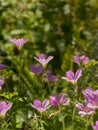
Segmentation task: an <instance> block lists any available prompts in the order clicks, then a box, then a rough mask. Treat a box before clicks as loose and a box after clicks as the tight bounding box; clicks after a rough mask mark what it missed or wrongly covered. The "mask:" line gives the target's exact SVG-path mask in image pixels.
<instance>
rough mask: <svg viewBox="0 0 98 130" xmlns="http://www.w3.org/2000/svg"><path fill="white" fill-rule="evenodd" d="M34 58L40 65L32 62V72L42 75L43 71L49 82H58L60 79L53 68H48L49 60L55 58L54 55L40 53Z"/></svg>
mask: <svg viewBox="0 0 98 130" xmlns="http://www.w3.org/2000/svg"><path fill="white" fill-rule="evenodd" d="M34 59H35V60H37V61H38V62H39V63H40V64H39V65H38V66H35V65H33V64H32V65H31V66H30V71H31V72H33V73H34V74H36V75H40V74H42V73H43V75H45V76H44V79H45V80H48V81H49V82H56V81H57V80H58V77H57V76H55V75H53V74H52V72H51V70H49V69H46V66H47V64H48V62H49V61H51V60H52V59H53V56H49V57H48V58H46V55H45V54H40V56H39V57H38V58H37V57H34ZM42 77H43V76H42Z"/></svg>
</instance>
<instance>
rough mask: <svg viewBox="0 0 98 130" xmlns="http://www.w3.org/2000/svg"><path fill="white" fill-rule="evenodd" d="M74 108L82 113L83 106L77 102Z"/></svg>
mask: <svg viewBox="0 0 98 130" xmlns="http://www.w3.org/2000/svg"><path fill="white" fill-rule="evenodd" d="M76 108H77V109H78V110H81V111H84V105H83V104H81V103H79V102H77V103H76Z"/></svg>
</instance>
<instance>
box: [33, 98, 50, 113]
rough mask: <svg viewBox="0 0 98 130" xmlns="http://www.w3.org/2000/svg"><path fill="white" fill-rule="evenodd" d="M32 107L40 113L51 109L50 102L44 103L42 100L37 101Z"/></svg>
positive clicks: (45, 101)
mask: <svg viewBox="0 0 98 130" xmlns="http://www.w3.org/2000/svg"><path fill="white" fill-rule="evenodd" d="M32 107H33V108H35V109H36V110H38V111H40V112H44V111H46V110H47V109H48V108H49V100H48V99H45V100H44V101H43V102H42V103H41V101H40V100H38V99H35V100H34V103H33V104H32Z"/></svg>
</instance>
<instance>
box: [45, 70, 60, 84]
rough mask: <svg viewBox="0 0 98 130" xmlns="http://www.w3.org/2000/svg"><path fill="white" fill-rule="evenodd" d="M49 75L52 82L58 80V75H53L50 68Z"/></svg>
mask: <svg viewBox="0 0 98 130" xmlns="http://www.w3.org/2000/svg"><path fill="white" fill-rule="evenodd" d="M47 77H48V80H49V81H50V82H56V81H57V80H58V77H57V76H55V75H53V74H52V73H51V71H50V70H47Z"/></svg>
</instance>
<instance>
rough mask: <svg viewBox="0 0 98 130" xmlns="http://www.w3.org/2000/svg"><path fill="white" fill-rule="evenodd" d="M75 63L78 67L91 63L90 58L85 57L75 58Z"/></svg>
mask: <svg viewBox="0 0 98 130" xmlns="http://www.w3.org/2000/svg"><path fill="white" fill-rule="evenodd" d="M74 62H75V63H77V64H78V65H80V64H82V65H86V64H88V62H89V58H88V57H86V56H85V55H82V56H74Z"/></svg>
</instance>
